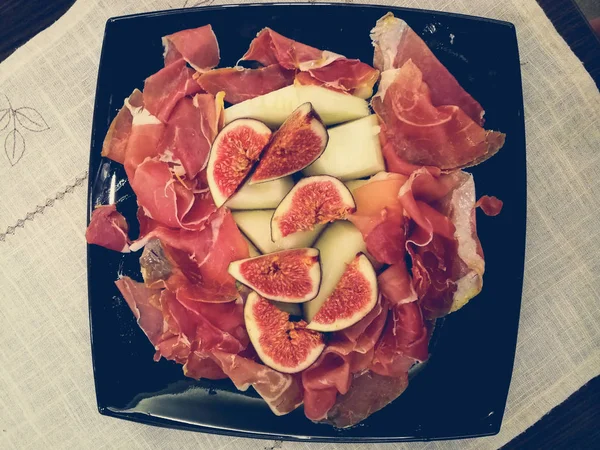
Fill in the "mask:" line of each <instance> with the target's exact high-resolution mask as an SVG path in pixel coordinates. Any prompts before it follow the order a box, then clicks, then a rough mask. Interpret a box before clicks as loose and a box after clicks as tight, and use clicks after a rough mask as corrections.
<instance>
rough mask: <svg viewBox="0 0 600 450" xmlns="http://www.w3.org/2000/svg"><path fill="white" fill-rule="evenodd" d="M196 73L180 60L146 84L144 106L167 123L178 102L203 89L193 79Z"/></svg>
mask: <svg viewBox="0 0 600 450" xmlns="http://www.w3.org/2000/svg"><path fill="white" fill-rule="evenodd" d="M193 75H194V71H193V70H192V69H190V68H188V67H186V64H185V61H184V60H183V59H179V60H177V61H175V62H173V63H172V64H169V65H168V66H166V67H165V68H163V69H161V70H159V71H158V72H156V73H155V74H154V75H152V76H150V77H148V78H146V81H145V82H144V106H145V108H146V109H147V110H148V111H149V112H150V114H152V115H153V116H155V117H157V118H158V120H160V121H161V122H163V123H164V122H166V121H167V120H168V119H169V116H170V115H171V111H173V108H175V105H176V104H177V102H178V101H179V100H180V99H182V98H183V97H185V96H186V95H194V94H196V93H198V92H201V91H202V88H201V87H200V86H199V85H198V83H196V82H195V81H194V79H193Z"/></svg>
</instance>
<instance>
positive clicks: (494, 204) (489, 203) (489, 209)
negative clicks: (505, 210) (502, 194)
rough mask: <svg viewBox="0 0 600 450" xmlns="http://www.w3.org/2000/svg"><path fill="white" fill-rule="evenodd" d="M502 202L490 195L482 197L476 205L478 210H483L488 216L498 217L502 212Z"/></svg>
mask: <svg viewBox="0 0 600 450" xmlns="http://www.w3.org/2000/svg"><path fill="white" fill-rule="evenodd" d="M502 205H503V202H502V200H500V199H498V198H496V197H490V196H489V195H484V196H482V197H481V198H480V199H479V200H477V203H475V207H476V208H481V210H482V211H483V213H484V214H485V215H486V216H497V215H498V214H500V211H502Z"/></svg>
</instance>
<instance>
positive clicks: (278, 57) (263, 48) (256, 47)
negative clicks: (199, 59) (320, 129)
mask: <svg viewBox="0 0 600 450" xmlns="http://www.w3.org/2000/svg"><path fill="white" fill-rule="evenodd" d="M241 59H242V60H252V61H258V62H259V63H261V64H262V65H263V66H270V65H273V64H279V65H280V66H281V67H282V68H284V69H287V70H295V71H296V72H297V73H298V75H297V77H296V81H297V82H298V83H300V84H318V85H320V86H323V87H326V88H330V89H333V90H338V91H343V92H348V93H350V94H353V95H356V96H359V97H361V98H368V97H370V96H371V94H372V93H373V85H374V84H375V82H376V81H377V79H378V78H379V72H378V71H377V70H375V69H374V68H372V67H371V66H369V65H368V64H365V63H363V62H361V61H359V60H358V59H347V58H346V57H344V56H342V55H338V54H336V53H333V52H330V51H327V50H325V51H323V50H319V49H317V48H314V47H311V46H309V45H306V44H302V43H300V42H296V41H294V40H292V39H289V38H287V37H285V36H282V35H281V34H279V33H277V32H275V31H273V30H271V29H270V28H264V29H263V30H261V31H260V32H259V33H258V35H257V36H256V38H255V39H254V40H253V41H252V42H251V43H250V48H249V50H248V51H247V52H246V54H245V55H244V56H242V58H241Z"/></svg>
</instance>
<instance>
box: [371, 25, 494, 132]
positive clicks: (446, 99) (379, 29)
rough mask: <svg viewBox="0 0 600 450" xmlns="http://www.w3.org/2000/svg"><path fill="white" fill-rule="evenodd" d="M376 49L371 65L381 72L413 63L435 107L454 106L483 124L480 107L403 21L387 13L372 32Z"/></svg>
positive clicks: (479, 123) (477, 122)
mask: <svg viewBox="0 0 600 450" xmlns="http://www.w3.org/2000/svg"><path fill="white" fill-rule="evenodd" d="M371 40H372V41H373V46H374V47H375V53H374V57H373V65H374V66H375V67H376V68H377V69H379V70H380V71H381V72H385V71H387V70H391V69H397V68H399V67H402V66H403V65H404V64H405V63H406V62H407V61H409V60H412V62H413V63H414V64H415V65H416V66H417V67H418V68H419V69H420V71H421V72H422V74H423V81H424V82H425V83H427V85H428V86H429V88H430V96H431V102H432V104H433V105H435V106H443V105H455V106H457V107H458V108H460V109H461V110H462V111H464V113H465V114H466V115H467V116H469V117H470V118H471V120H473V121H474V122H475V123H476V124H478V125H480V126H482V125H483V114H484V111H483V108H482V107H481V105H480V104H479V103H478V102H477V101H476V100H475V99H474V98H473V97H471V96H470V95H469V94H468V93H467V92H466V91H465V90H464V89H463V88H462V87H461V86H460V84H458V81H456V78H454V76H452V74H451V73H450V72H449V71H448V69H446V67H444V65H443V64H442V63H441V62H440V61H439V60H438V59H437V58H436V57H435V55H434V54H433V53H432V52H431V50H430V49H429V47H428V46H427V44H426V43H425V42H424V41H423V40H422V39H421V38H420V37H419V35H417V33H415V32H414V31H413V30H412V29H411V28H410V27H409V26H408V24H407V23H406V22H404V21H403V20H402V19H398V18H397V17H394V15H393V14H392V13H387V14H386V15H385V16H383V17H382V18H381V19H379V20H378V21H377V24H376V25H375V28H373V29H372V30H371Z"/></svg>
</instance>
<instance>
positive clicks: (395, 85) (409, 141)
mask: <svg viewBox="0 0 600 450" xmlns="http://www.w3.org/2000/svg"><path fill="white" fill-rule="evenodd" d="M434 82H435V81H432V83H434ZM372 106H373V109H374V110H375V113H376V114H377V116H378V118H379V121H380V124H381V132H380V140H381V142H382V147H383V153H384V157H387V158H388V159H389V155H390V154H395V155H396V156H397V157H398V158H399V159H400V160H402V161H405V162H406V163H408V164H411V165H417V166H434V167H439V168H440V169H443V170H452V169H457V168H461V167H469V166H473V165H476V164H479V163H481V162H483V161H485V160H486V159H488V158H490V157H491V156H493V155H494V154H495V153H496V152H498V150H500V148H501V147H502V145H504V138H505V135H504V134H502V133H498V132H495V131H486V130H484V129H483V128H481V127H480V126H479V125H478V124H477V123H476V122H474V121H473V120H472V119H471V118H470V117H469V116H468V115H467V114H465V112H464V111H463V110H462V109H461V108H460V107H458V106H456V105H452V104H445V105H442V106H435V105H434V104H433V103H432V99H431V89H430V86H429V85H428V84H427V83H426V82H425V81H424V80H423V73H422V72H421V70H420V69H419V68H418V67H417V65H415V63H414V62H413V61H412V60H410V59H409V60H408V61H406V62H405V63H404V64H403V65H402V67H401V68H399V69H391V70H388V71H385V72H384V73H383V74H382V78H381V83H380V85H379V91H378V93H377V94H376V95H375V97H374V98H373V100H372Z"/></svg>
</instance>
